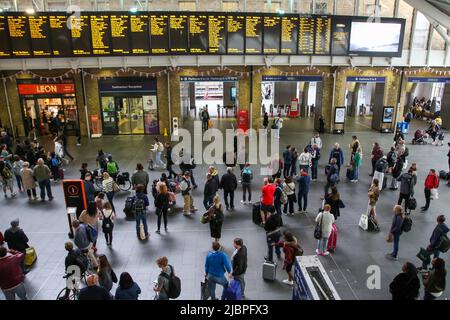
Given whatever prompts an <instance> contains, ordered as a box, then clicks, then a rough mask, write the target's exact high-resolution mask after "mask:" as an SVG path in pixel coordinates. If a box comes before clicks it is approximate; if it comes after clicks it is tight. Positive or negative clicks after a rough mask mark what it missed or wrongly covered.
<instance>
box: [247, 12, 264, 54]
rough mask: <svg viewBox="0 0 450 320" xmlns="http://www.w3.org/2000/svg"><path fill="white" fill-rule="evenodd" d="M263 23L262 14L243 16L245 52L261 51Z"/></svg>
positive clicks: (254, 52) (256, 52)
mask: <svg viewBox="0 0 450 320" xmlns="http://www.w3.org/2000/svg"><path fill="white" fill-rule="evenodd" d="M263 25H264V23H263V17H262V16H257V15H248V16H246V17H245V53H247V54H261V53H262V44H263V28H264V26H263Z"/></svg>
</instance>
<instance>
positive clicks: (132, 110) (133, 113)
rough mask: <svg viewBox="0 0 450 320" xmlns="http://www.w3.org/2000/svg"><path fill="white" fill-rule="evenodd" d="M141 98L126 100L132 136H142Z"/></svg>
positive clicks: (142, 111) (142, 113) (142, 106)
mask: <svg viewBox="0 0 450 320" xmlns="http://www.w3.org/2000/svg"><path fill="white" fill-rule="evenodd" d="M142 100H143V99H142V97H136V98H128V107H129V114H130V127H131V133H132V134H144V104H143V101H142Z"/></svg>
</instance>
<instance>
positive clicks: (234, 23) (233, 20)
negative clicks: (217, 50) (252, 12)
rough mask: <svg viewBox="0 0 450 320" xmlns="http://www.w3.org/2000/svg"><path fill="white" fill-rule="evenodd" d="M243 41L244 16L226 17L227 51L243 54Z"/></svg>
mask: <svg viewBox="0 0 450 320" xmlns="http://www.w3.org/2000/svg"><path fill="white" fill-rule="evenodd" d="M244 42H245V16H244V15H235V16H232V15H229V16H228V17H227V53H232V54H243V53H244V49H245V48H244Z"/></svg>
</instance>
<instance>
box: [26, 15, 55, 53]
mask: <svg viewBox="0 0 450 320" xmlns="http://www.w3.org/2000/svg"><path fill="white" fill-rule="evenodd" d="M28 25H29V26H30V38H31V48H32V49H33V56H35V57H45V56H51V55H52V47H51V43H50V25H49V21H48V16H46V15H36V16H29V17H28Z"/></svg>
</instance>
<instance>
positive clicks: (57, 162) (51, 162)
mask: <svg viewBox="0 0 450 320" xmlns="http://www.w3.org/2000/svg"><path fill="white" fill-rule="evenodd" d="M50 164H51V166H52V167H53V168H56V167H58V166H59V161H58V159H56V158H52V160H51V161H50Z"/></svg>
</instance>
